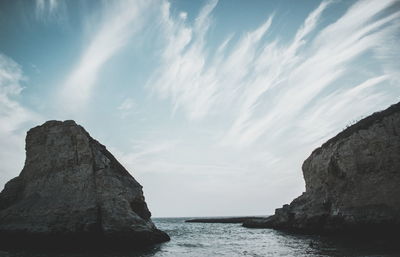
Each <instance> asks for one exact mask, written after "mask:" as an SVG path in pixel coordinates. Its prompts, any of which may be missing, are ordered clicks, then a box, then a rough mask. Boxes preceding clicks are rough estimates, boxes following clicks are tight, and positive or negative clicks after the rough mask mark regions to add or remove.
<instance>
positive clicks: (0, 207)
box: [0, 121, 169, 247]
mask: <svg viewBox="0 0 400 257" xmlns="http://www.w3.org/2000/svg"><path fill="white" fill-rule="evenodd" d="M150 216H151V214H150V211H149V210H148V208H147V205H146V202H145V200H144V197H143V192H142V186H141V185H140V184H139V183H138V182H137V181H136V180H135V179H134V178H133V177H132V176H131V175H130V174H129V173H128V171H127V170H126V169H125V168H124V167H123V166H122V165H121V164H120V163H119V162H118V161H117V160H116V159H115V158H114V156H113V155H112V154H111V153H110V152H108V151H107V149H106V147H105V146H103V145H101V144H100V143H99V142H97V141H96V140H94V139H93V138H91V137H90V135H89V134H88V133H87V132H86V131H85V130H84V128H83V127H81V126H79V125H77V124H76V123H75V122H74V121H65V122H60V121H48V122H46V123H45V124H43V125H42V126H38V127H35V128H33V129H31V130H30V131H29V132H28V134H27V137H26V161H25V166H24V168H23V170H22V172H21V174H20V175H19V176H18V177H16V178H14V179H12V180H10V181H9V182H8V183H7V184H6V185H5V188H4V190H3V191H2V192H1V193H0V245H1V246H4V245H5V244H8V245H9V244H12V245H15V246H18V245H20V246H24V245H25V244H29V245H33V244H34V245H47V246H51V245H53V244H54V245H60V244H61V245H68V244H72V245H75V244H79V245H81V246H89V247H90V246H97V247H98V246H101V245H102V242H104V243H106V245H107V246H111V245H114V244H115V245H119V246H128V247H129V246H141V245H145V244H152V243H159V242H163V241H167V240H169V237H168V235H167V234H165V233H164V232H162V231H160V230H158V229H157V228H156V227H155V225H154V224H153V223H152V221H151V219H150Z"/></svg>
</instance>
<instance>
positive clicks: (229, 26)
mask: <svg viewBox="0 0 400 257" xmlns="http://www.w3.org/2000/svg"><path fill="white" fill-rule="evenodd" d="M399 39H400V1H395V0H379V1H376V0H366V1H347V0H346V1H345V0H332V1H329V0H328V1H322V2H321V1H315V0H303V1H297V0H291V1H289V0H285V1H266V0H252V1H246V0H220V1H217V0H210V1H187V0H169V1H168V0H159V1H158V0H154V1H153V0H143V1H141V0H132V1H131V0H124V1H122V0H121V1H95V0H93V1H77V0H76V1H74V0H69V1H61V0H37V1H22V0H21V1H18V0H2V1H1V2H0V163H1V166H0V187H3V185H4V183H5V182H6V181H8V180H9V179H11V178H12V177H15V176H16V175H18V174H19V172H20V171H21V169H22V167H23V162H24V158H25V156H24V155H25V152H24V138H25V134H26V131H27V130H28V129H29V128H31V127H33V126H36V125H39V124H41V123H43V122H45V121H46V120H52V119H56V120H66V119H74V120H75V121H76V122H78V123H79V124H81V125H83V126H84V127H85V128H86V130H88V132H89V133H90V134H91V135H92V136H93V137H94V138H96V139H98V140H99V141H100V142H101V143H103V144H105V145H106V146H107V148H108V149H109V150H110V151H111V152H112V153H113V154H114V155H115V156H116V157H117V159H118V160H119V161H120V162H121V163H122V164H123V165H124V166H125V167H126V168H127V169H128V170H129V171H130V173H131V174H132V175H133V176H134V177H135V178H136V179H137V180H138V181H139V182H140V183H141V184H142V185H143V186H144V193H145V197H146V200H147V203H148V205H149V207H150V210H151V211H152V213H153V216H158V217H160V216H214V215H257V214H270V213H272V212H273V211H274V209H275V208H277V207H280V206H281V205H282V204H284V203H288V202H290V201H291V200H292V199H293V198H294V197H296V196H297V195H299V194H300V193H301V192H302V191H304V182H303V177H302V172H301V164H302V162H303V160H304V159H305V158H307V156H308V155H309V154H310V153H311V151H312V150H313V149H314V148H315V147H317V146H319V145H321V143H323V142H324V141H325V140H327V139H328V138H330V137H332V136H334V135H335V134H336V133H338V132H340V131H341V130H342V129H343V128H344V127H346V126H347V125H348V124H351V123H352V122H354V121H356V120H358V119H360V118H362V117H365V116H367V115H369V114H371V113H373V112H375V111H378V110H381V109H383V108H386V107H388V106H389V105H391V104H393V103H396V102H398V101H399V100H400V83H399V82H400V81H399V80H400V62H399V59H400V48H399V45H398V42H399Z"/></svg>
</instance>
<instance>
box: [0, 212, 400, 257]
mask: <svg viewBox="0 0 400 257" xmlns="http://www.w3.org/2000/svg"><path fill="white" fill-rule="evenodd" d="M197 218H198V217H197ZM187 219H190V218H153V221H154V223H155V224H156V226H157V227H158V228H159V229H161V230H163V231H165V232H167V233H168V234H169V235H170V237H171V241H169V242H166V243H163V244H160V245H155V246H152V247H149V248H147V249H143V250H140V251H137V250H131V251H126V250H124V251H115V250H112V251H103V252H90V251H89V252H88V251H86V252H79V251H77V252H57V251H52V252H43V251H0V256H1V257H3V256H4V257H39V256H40V257H53V256H54V257H55V256H59V257H153V256H154V257H179V256H190V257H192V256H193V257H214V256H215V257H219V256H227V257H235V256H254V257H255V256H257V257H258V256H307V257H314V256H400V247H399V245H398V244H396V243H394V242H388V241H387V240H376V239H374V240H373V239H360V238H357V237H346V236H343V237H328V236H315V235H313V236H311V235H298V234H291V233H287V232H282V231H276V230H273V229H250V228H245V227H242V226H241V224H218V223H185V220H187ZM395 241H396V240H395ZM397 242H398V241H397Z"/></svg>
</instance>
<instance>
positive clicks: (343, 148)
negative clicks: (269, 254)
mask: <svg viewBox="0 0 400 257" xmlns="http://www.w3.org/2000/svg"><path fill="white" fill-rule="evenodd" d="M302 169H303V175H304V179H305V182H306V191H305V192H304V193H303V194H302V195H301V196H300V197H298V198H296V199H295V200H293V202H292V203H291V204H290V205H284V206H283V207H282V208H279V209H276V211H275V215H273V216H270V217H269V218H267V219H264V220H249V221H247V222H245V223H244V226H247V227H265V228H276V229H285V230H293V231H300V232H310V233H316V232H317V233H337V232H339V233H340V232H366V233H367V234H370V233H375V234H388V233H390V232H393V233H398V231H399V229H400V103H397V104H395V105H393V106H391V107H389V108H388V109H386V110H384V111H382V112H378V113H374V114H373V115H371V116H369V117H367V118H365V119H363V120H361V121H359V122H358V123H356V124H354V125H353V126H350V127H348V128H347V129H345V130H344V131H343V132H341V133H339V134H338V135H337V136H336V137H334V138H332V139H330V140H329V141H327V142H326V143H325V144H323V145H322V146H321V147H319V148H318V149H316V150H314V151H313V153H312V154H311V155H310V156H309V157H308V158H307V160H305V162H304V164H303V167H302Z"/></svg>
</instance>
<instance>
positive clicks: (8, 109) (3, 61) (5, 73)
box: [0, 54, 40, 184]
mask: <svg viewBox="0 0 400 257" xmlns="http://www.w3.org/2000/svg"><path fill="white" fill-rule="evenodd" d="M25 79H26V78H25V77H24V75H23V72H22V69H21V67H20V66H19V65H18V64H17V63H16V62H15V61H14V60H12V59H11V58H9V57H7V56H5V55H3V54H0V142H1V149H0V162H1V167H0V183H1V184H3V183H4V182H6V181H7V180H8V179H10V178H11V177H13V176H15V175H17V173H18V172H20V171H21V168H22V165H23V158H24V138H25V126H26V124H27V123H33V122H37V121H38V120H39V119H40V117H39V115H38V114H36V113H34V112H32V111H30V110H28V109H27V108H25V107H24V106H22V105H21V104H20V103H19V102H18V101H17V98H18V97H19V95H20V94H21V92H22V90H23V87H22V85H21V82H22V81H24V80H25Z"/></svg>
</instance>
